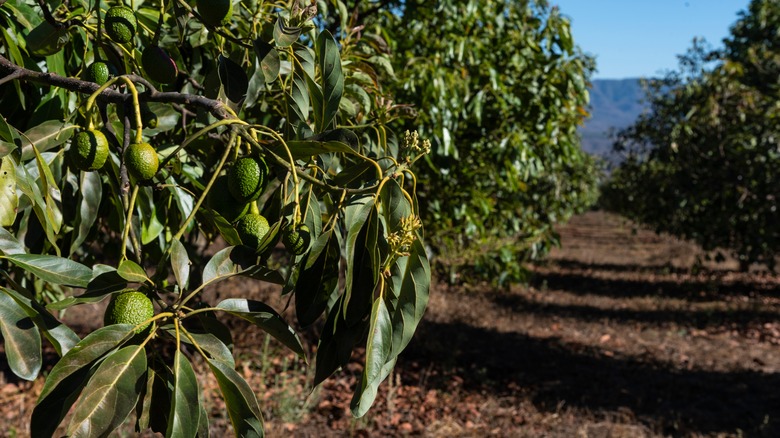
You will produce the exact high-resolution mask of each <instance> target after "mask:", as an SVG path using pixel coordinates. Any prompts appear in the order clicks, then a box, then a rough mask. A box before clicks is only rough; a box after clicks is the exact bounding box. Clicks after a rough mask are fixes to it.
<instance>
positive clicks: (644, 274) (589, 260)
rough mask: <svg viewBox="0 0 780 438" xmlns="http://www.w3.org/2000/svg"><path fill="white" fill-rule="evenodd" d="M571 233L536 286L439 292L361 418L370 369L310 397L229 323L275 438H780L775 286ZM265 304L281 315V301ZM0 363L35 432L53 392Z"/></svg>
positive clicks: (19, 415) (231, 286) (660, 241)
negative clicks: (363, 377)
mask: <svg viewBox="0 0 780 438" xmlns="http://www.w3.org/2000/svg"><path fill="white" fill-rule="evenodd" d="M560 231H561V236H562V242H563V248H562V249H560V250H556V251H554V252H553V254H552V255H551V257H550V258H549V260H548V261H547V262H545V263H544V264H541V265H539V266H536V267H534V271H535V276H534V279H533V281H532V283H531V285H529V286H522V287H521V286H516V287H514V286H513V287H511V288H510V289H509V290H497V289H495V288H492V287H490V286H489V285H487V284H476V285H475V284H472V285H467V286H458V287H449V286H447V285H444V284H437V285H436V286H435V287H434V290H433V291H432V294H431V305H430V307H429V310H428V313H427V314H426V317H425V319H424V320H423V323H422V324H421V326H420V329H419V331H418V333H417V334H416V336H415V339H414V340H413V341H412V343H411V344H410V345H409V347H408V349H407V351H406V352H404V353H403V354H402V356H401V358H400V359H399V362H398V366H397V367H396V371H395V373H394V374H393V375H392V376H391V378H390V382H386V383H385V384H383V386H382V388H381V392H380V395H379V397H378V399H377V401H376V404H375V405H374V408H373V410H372V411H371V412H370V413H369V414H368V415H367V416H366V417H365V418H363V419H360V420H354V419H352V418H351V416H350V414H349V401H350V397H351V395H350V394H351V392H350V389H351V387H352V386H353V385H355V383H356V377H357V376H358V374H359V371H360V369H361V364H360V358H359V357H357V358H355V361H354V362H353V363H351V364H350V365H349V366H348V367H347V369H346V370H344V371H342V372H340V373H338V374H337V375H336V376H334V378H332V379H331V380H329V381H328V382H326V383H325V384H324V385H323V387H321V388H317V389H315V390H314V391H313V392H311V388H310V387H308V386H307V385H308V382H309V381H310V377H311V370H309V369H308V368H307V367H306V366H305V365H304V364H303V363H302V362H300V361H297V360H295V359H294V358H293V357H292V356H291V355H287V354H285V353H283V354H278V353H282V352H283V351H284V350H281V348H280V347H279V346H278V345H276V344H275V343H274V342H273V341H271V342H269V341H268V340H267V337H266V335H265V334H263V333H261V332H259V331H257V330H255V329H254V328H252V327H248V326H245V325H242V323H241V322H240V321H231V323H232V324H233V326H235V327H237V328H240V329H241V330H239V332H240V335H239V336H237V338H236V340H235V343H236V356H237V357H238V361H237V362H238V363H239V371H240V372H241V373H242V374H243V375H244V376H245V377H246V378H248V379H249V380H250V383H251V384H252V386H253V388H255V389H256V392H257V394H258V398H259V399H260V401H261V405H262V407H263V409H264V415H265V417H266V418H265V419H266V426H267V432H268V436H271V437H275V436H295V437H330V436H334V437H341V436H365V437H368V436H371V437H374V436H378V437H384V436H426V437H484V436H496V437H632V438H633V437H660V436H671V437H678V436H680V437H732V436H733V437H737V436H747V437H780V278H779V277H777V276H773V275H769V274H766V273H761V272H753V273H750V274H740V273H735V272H734V269H735V268H736V267H737V266H736V264H735V263H733V262H727V263H724V264H721V265H714V264H706V263H705V264H704V265H703V266H702V267H701V268H697V269H695V270H692V269H691V267H692V266H693V265H694V262H695V260H696V257H697V256H701V255H702V254H701V253H700V251H699V250H698V249H697V248H696V247H695V246H694V245H691V244H689V243H686V242H680V241H678V240H675V239H672V238H668V237H663V236H658V235H656V234H654V233H651V232H649V231H644V230H634V228H633V227H632V226H631V225H630V224H628V223H626V222H625V221H623V220H621V219H620V218H617V217H615V216H611V215H607V214H604V213H597V212H596V213H587V214H585V215H583V216H579V217H577V218H575V219H574V220H573V221H572V222H571V223H570V224H569V225H568V226H566V227H564V228H562V229H561V230H560ZM247 286H248V284H247V283H243V282H241V281H237V282H231V283H226V285H225V286H224V288H223V289H220V290H218V291H214V292H213V293H215V294H220V296H223V297H225V296H229V295H230V294H232V293H237V291H241V293H245V288H246V287H247ZM256 294H257V296H258V297H259V298H262V299H266V300H267V301H268V302H269V304H271V305H273V306H274V307H276V308H278V309H281V308H283V307H284V302H283V301H281V300H279V299H278V298H277V294H276V291H274V290H265V289H264V290H258V291H257V292H256ZM3 360H4V357H3V356H2V353H0V424H3V425H5V426H4V427H2V428H0V436H26V432H25V423H26V422H27V421H29V414H30V410H31V408H32V404H33V403H34V400H35V397H37V393H38V392H39V391H40V387H41V381H40V380H38V381H36V382H32V383H27V382H19V381H18V380H15V379H14V378H12V376H11V375H10V373H9V372H8V371H7V370H6V369H5V368H4V365H2V363H3ZM200 370H201V373H200V379H201V383H202V385H203V386H204V388H205V392H206V398H207V400H208V402H209V403H210V407H211V409H210V410H211V414H212V416H213V417H214V421H213V424H212V435H213V436H228V435H230V434H231V432H230V429H229V426H228V425H227V423H228V422H227V420H226V413H225V411H224V406H223V405H222V403H221V401H220V400H219V399H218V398H217V397H216V396H215V395H214V394H215V392H214V388H215V385H216V383H215V382H214V380H213V378H211V377H210V376H209V375H208V373H206V372H204V371H205V370H203V368H202V367H200ZM307 374H308V375H309V380H306V375H307ZM128 430H131V429H128ZM127 436H133V435H132V434H130V433H128V435H127Z"/></svg>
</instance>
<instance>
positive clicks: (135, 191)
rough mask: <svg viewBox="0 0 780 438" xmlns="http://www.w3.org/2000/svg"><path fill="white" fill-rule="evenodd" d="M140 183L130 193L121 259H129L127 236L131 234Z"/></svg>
mask: <svg viewBox="0 0 780 438" xmlns="http://www.w3.org/2000/svg"><path fill="white" fill-rule="evenodd" d="M138 188H139V186H138V185H135V186H134V187H133V193H132V194H131V195H130V203H129V204H128V206H127V212H126V213H125V229H124V231H122V253H121V257H120V260H126V259H127V255H126V254H127V237H128V236H129V235H130V227H131V226H132V223H133V210H134V209H135V199H136V198H137V197H138Z"/></svg>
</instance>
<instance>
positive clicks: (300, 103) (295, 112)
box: [282, 71, 311, 156]
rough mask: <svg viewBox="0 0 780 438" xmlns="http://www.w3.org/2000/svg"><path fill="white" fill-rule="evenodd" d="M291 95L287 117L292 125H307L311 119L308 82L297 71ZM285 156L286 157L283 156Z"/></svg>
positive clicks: (288, 100) (288, 98)
mask: <svg viewBox="0 0 780 438" xmlns="http://www.w3.org/2000/svg"><path fill="white" fill-rule="evenodd" d="M290 87H291V89H290V94H289V95H287V117H288V118H289V119H290V124H292V125H294V126H295V125H298V124H304V125H305V124H307V123H308V119H309V107H310V105H311V103H310V101H309V93H307V92H306V81H305V80H304V78H303V75H302V74H300V73H299V72H297V71H296V73H295V74H294V75H293V80H292V83H291V84H290ZM282 156H284V155H282Z"/></svg>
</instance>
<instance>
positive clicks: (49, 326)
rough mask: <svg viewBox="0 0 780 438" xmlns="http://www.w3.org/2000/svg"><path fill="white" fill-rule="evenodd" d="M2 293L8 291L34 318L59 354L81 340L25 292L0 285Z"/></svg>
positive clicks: (23, 309)
mask: <svg viewBox="0 0 780 438" xmlns="http://www.w3.org/2000/svg"><path fill="white" fill-rule="evenodd" d="M13 287H14V288H16V287H19V285H16V284H13ZM2 293H6V294H7V295H8V296H9V297H11V298H12V299H13V300H14V301H15V302H16V304H17V305H18V306H19V308H20V309H22V311H24V312H25V313H26V314H27V316H29V317H30V318H31V319H32V321H33V322H34V323H35V325H36V326H37V327H38V330H40V331H41V332H42V333H43V335H44V336H45V337H46V339H48V340H49V342H51V344H52V346H53V347H54V349H55V350H56V351H57V354H59V355H60V356H62V355H64V354H66V353H67V352H68V351H70V349H71V348H73V347H74V346H75V345H76V344H78V343H79V341H81V339H79V337H78V335H76V333H74V332H73V330H71V329H70V328H69V327H68V326H67V325H65V324H63V323H61V322H60V321H58V320H57V318H55V317H54V316H52V314H51V313H49V312H48V311H47V310H46V308H44V307H43V306H41V305H40V304H39V303H37V302H36V301H33V300H31V299H30V298H28V297H27V296H25V294H23V293H20V292H17V291H16V290H13V289H9V288H4V287H0V294H2Z"/></svg>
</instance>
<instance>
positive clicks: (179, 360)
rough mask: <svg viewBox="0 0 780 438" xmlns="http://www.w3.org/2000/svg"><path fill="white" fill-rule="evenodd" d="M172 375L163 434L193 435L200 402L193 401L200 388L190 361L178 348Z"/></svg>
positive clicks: (194, 434)
mask: <svg viewBox="0 0 780 438" xmlns="http://www.w3.org/2000/svg"><path fill="white" fill-rule="evenodd" d="M173 376H174V386H173V397H171V410H170V413H169V414H168V431H167V432H166V433H165V436H170V437H173V436H176V437H179V436H181V437H194V436H196V435H197V433H198V424H199V419H200V403H194V401H195V400H197V399H198V394H200V390H199V388H198V379H197V378H196V377H195V371H194V370H193V369H192V365H191V364H190V361H189V360H188V359H187V358H186V357H185V356H184V355H183V354H182V353H181V350H179V349H177V350H176V355H175V356H174V358H173Z"/></svg>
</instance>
